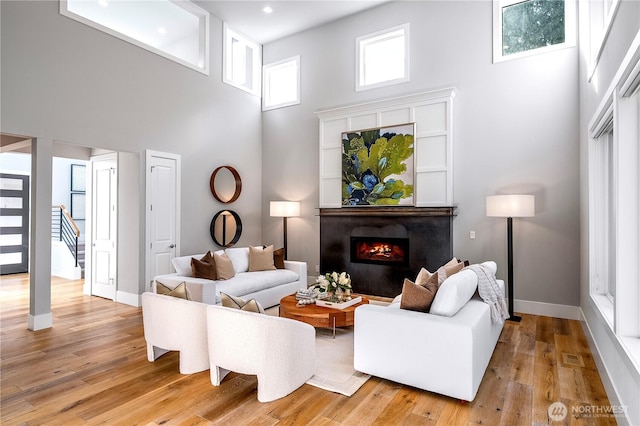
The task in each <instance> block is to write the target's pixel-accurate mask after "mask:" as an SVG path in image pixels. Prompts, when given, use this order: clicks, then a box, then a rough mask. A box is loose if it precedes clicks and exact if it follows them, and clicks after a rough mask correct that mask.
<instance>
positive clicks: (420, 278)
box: [416, 268, 433, 285]
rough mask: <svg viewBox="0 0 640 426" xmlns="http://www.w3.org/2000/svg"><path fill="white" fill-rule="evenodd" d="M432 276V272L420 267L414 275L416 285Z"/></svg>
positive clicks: (424, 282)
mask: <svg viewBox="0 0 640 426" xmlns="http://www.w3.org/2000/svg"><path fill="white" fill-rule="evenodd" d="M432 276H433V274H432V273H431V272H429V271H427V269H425V268H421V269H420V272H418V275H417V276H416V285H425V284H426V283H427V281H429V278H431V277H432Z"/></svg>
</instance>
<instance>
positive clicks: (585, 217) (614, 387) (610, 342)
mask: <svg viewBox="0 0 640 426" xmlns="http://www.w3.org/2000/svg"><path fill="white" fill-rule="evenodd" d="M580 18H581V21H580V28H581V32H580V39H581V41H582V40H585V41H586V40H588V39H589V38H588V37H589V34H588V31H587V28H588V21H587V19H588V15H586V10H583V11H581V13H580ZM639 30H640V2H637V1H622V2H621V3H620V6H619V9H618V12H617V13H616V15H615V18H614V21H613V25H612V27H611V32H610V34H609V36H608V38H607V40H606V43H605V46H604V49H603V51H602V56H601V58H600V62H599V64H598V67H597V68H596V71H597V72H596V74H595V76H594V78H593V79H592V80H591V81H589V77H588V63H587V58H588V55H589V53H588V52H589V50H588V49H587V46H588V43H587V42H585V43H584V46H585V48H584V49H581V55H580V89H581V90H580V95H581V96H580V148H581V149H580V192H581V202H580V217H581V221H580V222H581V235H582V242H581V247H580V248H581V250H580V253H581V268H580V282H581V284H580V289H581V293H580V296H581V297H580V306H581V307H582V312H583V314H584V318H585V322H586V326H587V329H588V331H589V332H590V337H591V338H592V339H593V340H592V341H593V342H594V343H595V344H596V345H597V348H598V354H599V356H600V359H601V360H602V364H598V367H599V369H600V374H601V375H603V376H604V374H605V373H606V376H604V377H606V378H607V379H608V380H606V381H604V383H605V386H606V388H607V392H608V394H609V399H611V400H612V401H611V402H612V404H619V405H626V406H627V410H628V412H627V416H628V417H627V420H628V421H630V423H631V424H640V405H639V404H638V401H639V399H640V374H639V373H638V369H637V367H635V366H634V365H633V364H632V362H631V361H630V360H629V357H628V356H627V355H626V353H625V350H624V349H623V348H622V346H621V344H620V341H619V340H618V338H617V337H616V336H615V335H614V334H613V332H612V330H611V328H610V327H609V325H608V324H607V323H606V321H605V320H604V318H603V317H602V315H601V314H600V313H599V311H598V309H597V308H596V307H595V305H594V304H593V301H592V300H591V296H590V293H589V190H588V188H589V175H588V168H587V159H588V156H587V152H588V149H587V145H588V143H589V137H588V131H587V130H588V126H589V121H590V120H591V118H592V116H593V114H594V113H595V111H596V108H597V107H598V105H599V103H600V101H601V100H602V97H603V95H604V94H605V92H606V91H607V89H608V88H609V86H610V85H611V82H612V81H613V77H614V76H615V73H616V72H617V71H618V68H619V67H620V64H621V62H622V59H623V58H624V56H625V54H626V52H627V50H628V49H629V46H630V45H631V42H632V40H633V38H634V37H635V35H636V34H637V32H638V31H639ZM614 396H615V397H616V398H617V399H618V400H617V401H616V400H615V399H613V398H612V397H614ZM619 421H620V419H619ZM621 424H623V423H622V422H621Z"/></svg>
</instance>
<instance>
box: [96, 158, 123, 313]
mask: <svg viewBox="0 0 640 426" xmlns="http://www.w3.org/2000/svg"><path fill="white" fill-rule="evenodd" d="M91 164H92V171H93V172H92V199H91V202H92V203H91V206H92V209H91V210H92V213H91V214H92V220H91V224H92V225H91V239H92V241H91V265H92V267H91V294H92V295H94V296H100V297H104V298H107V299H111V300H115V299H116V288H117V282H116V278H117V241H116V238H117V217H118V196H117V194H118V192H117V189H118V167H117V166H118V162H117V157H116V155H115V154H113V155H111V154H109V155H108V156H105V157H102V158H100V160H97V161H94V160H92V163H91Z"/></svg>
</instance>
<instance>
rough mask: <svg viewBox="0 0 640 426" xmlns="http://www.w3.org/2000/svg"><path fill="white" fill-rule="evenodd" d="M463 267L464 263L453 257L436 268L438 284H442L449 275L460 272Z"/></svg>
mask: <svg viewBox="0 0 640 426" xmlns="http://www.w3.org/2000/svg"><path fill="white" fill-rule="evenodd" d="M462 268H464V263H462V262H460V261H458V259H456V258H455V257H454V258H453V259H451V260H450V261H448V262H447V263H445V264H444V265H442V266H441V267H439V268H438V285H442V283H443V282H444V280H446V279H447V278H448V277H450V276H451V275H453V274H455V273H456V272H460V271H461V270H462Z"/></svg>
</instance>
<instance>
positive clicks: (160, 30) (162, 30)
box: [158, 27, 167, 34]
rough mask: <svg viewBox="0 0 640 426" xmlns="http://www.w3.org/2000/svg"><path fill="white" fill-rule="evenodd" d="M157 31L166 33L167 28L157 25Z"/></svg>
mask: <svg viewBox="0 0 640 426" xmlns="http://www.w3.org/2000/svg"><path fill="white" fill-rule="evenodd" d="M158 32H159V33H160V34H166V33H167V30H166V29H165V28H164V27H158Z"/></svg>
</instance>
